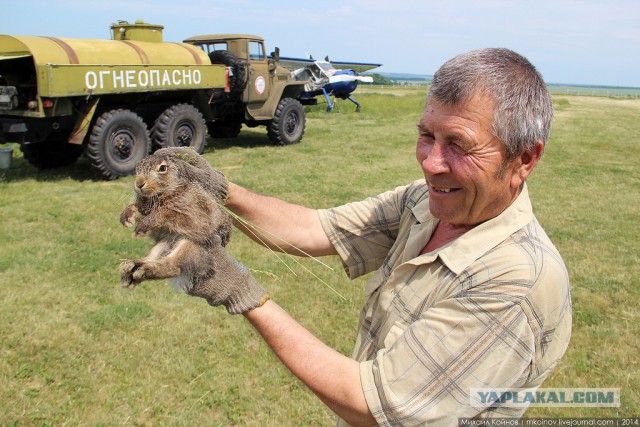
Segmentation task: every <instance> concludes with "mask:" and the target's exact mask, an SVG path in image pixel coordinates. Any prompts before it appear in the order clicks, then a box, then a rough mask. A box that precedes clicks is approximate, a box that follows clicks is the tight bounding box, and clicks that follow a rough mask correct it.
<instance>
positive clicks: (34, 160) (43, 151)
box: [20, 137, 83, 169]
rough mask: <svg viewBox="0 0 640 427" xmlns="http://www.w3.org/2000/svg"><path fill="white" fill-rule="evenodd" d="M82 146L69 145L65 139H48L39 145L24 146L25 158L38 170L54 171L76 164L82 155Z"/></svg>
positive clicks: (21, 148) (22, 147)
mask: <svg viewBox="0 0 640 427" xmlns="http://www.w3.org/2000/svg"><path fill="white" fill-rule="evenodd" d="M82 150H83V147H82V145H76V144H69V143H68V142H67V141H66V139H65V138H60V137H58V138H51V137H50V138H48V139H47V140H46V141H43V142H40V143H37V144H22V145H20V151H22V154H23V156H24V158H25V159H26V160H27V161H28V162H29V163H31V164H32V165H33V166H35V167H37V168H38V169H53V168H59V167H62V166H67V165H71V164H73V163H75V161H76V160H77V159H78V157H80V154H82Z"/></svg>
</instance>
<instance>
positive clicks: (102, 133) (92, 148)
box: [87, 109, 151, 179]
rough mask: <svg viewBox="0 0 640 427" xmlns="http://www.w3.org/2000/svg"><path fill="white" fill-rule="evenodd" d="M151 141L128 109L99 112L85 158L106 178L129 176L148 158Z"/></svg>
mask: <svg viewBox="0 0 640 427" xmlns="http://www.w3.org/2000/svg"><path fill="white" fill-rule="evenodd" d="M150 149H151V138H150V137H149V131H148V130H147V125H146V124H145V123H144V121H143V120H142V118H141V117H140V116H138V115H137V114H136V113H134V112H132V111H129V110H122V109H119V110H111V111H107V112H105V113H103V114H102V115H101V116H100V117H98V120H96V123H95V125H93V128H92V129H91V136H90V137H89V143H88V144H87V157H88V158H89V161H90V162H91V165H92V166H93V167H94V168H96V169H97V170H98V172H100V174H101V175H102V176H103V177H104V178H107V179H117V178H119V177H121V176H125V175H131V174H132V173H134V172H135V170H136V163H137V162H138V161H139V160H142V159H144V158H145V157H147V156H148V155H149V152H150Z"/></svg>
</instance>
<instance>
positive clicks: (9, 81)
mask: <svg viewBox="0 0 640 427" xmlns="http://www.w3.org/2000/svg"><path fill="white" fill-rule="evenodd" d="M111 30H112V40H87V39H63V38H57V37H33V36H10V35H0V144H2V143H16V142H17V143H20V149H21V151H22V152H23V154H24V157H25V158H26V159H27V160H28V161H29V162H30V163H32V164H33V165H35V166H37V167H39V168H52V167H58V166H62V165H66V164H70V163H73V162H75V160H76V159H77V158H78V157H79V156H80V155H81V154H82V153H83V152H84V153H86V156H87V157H88V159H89V161H90V163H91V165H92V166H93V167H94V168H96V169H97V170H98V171H99V173H100V174H101V175H102V176H103V177H104V178H107V179H115V178H118V177H121V176H124V175H128V174H131V173H133V172H134V171H135V164H136V162H137V161H138V160H140V159H142V158H144V157H146V156H147V155H148V154H149V153H150V152H152V151H153V150H155V149H158V148H161V147H167V146H191V147H193V148H194V149H195V150H196V151H197V152H199V153H202V152H203V151H204V148H205V145H206V135H207V133H209V134H210V135H211V136H212V137H213V138H222V137H224V138H229V137H236V136H237V135H238V133H239V132H240V129H241V127H242V125H243V124H244V125H246V126H249V127H255V126H266V127H267V135H268V137H269V138H270V140H271V141H273V142H274V143H275V144H279V145H287V144H293V143H297V142H299V141H300V140H301V139H302V136H303V134H304V129H305V113H304V109H303V107H302V105H301V104H300V103H299V102H298V101H297V100H296V98H297V97H298V95H299V94H300V93H301V92H302V91H303V90H304V82H299V81H294V80H292V79H291V77H290V72H289V71H288V70H286V69H285V68H283V67H281V66H279V64H278V58H279V55H278V49H277V48H276V51H275V52H274V53H272V54H271V55H270V56H268V55H267V54H266V52H265V46H264V40H263V39H262V38H261V37H258V36H252V35H246V34H219V35H208V36H198V37H191V38H189V39H186V40H184V41H183V42H182V43H170V42H164V41H163V39H162V30H163V27H162V26H160V25H153V24H147V23H144V22H142V21H136V22H135V23H133V24H130V23H128V22H123V21H121V22H118V23H116V24H113V25H111Z"/></svg>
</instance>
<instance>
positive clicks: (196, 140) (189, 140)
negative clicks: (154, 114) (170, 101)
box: [151, 104, 207, 154]
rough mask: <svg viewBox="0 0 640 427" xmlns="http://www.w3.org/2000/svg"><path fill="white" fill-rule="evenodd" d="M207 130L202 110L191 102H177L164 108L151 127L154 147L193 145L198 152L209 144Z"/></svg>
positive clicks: (201, 151) (200, 152)
mask: <svg viewBox="0 0 640 427" xmlns="http://www.w3.org/2000/svg"><path fill="white" fill-rule="evenodd" d="M206 138H207V131H206V124H205V121H204V118H203V117H202V114H201V113H200V111H199V110H198V109H197V108H196V107H194V106H193V105H191V104H177V105H174V106H172V107H170V108H167V109H166V110H164V112H163V113H162V114H160V116H158V118H157V119H156V121H155V123H154V125H153V128H151V143H152V145H153V147H154V148H164V147H192V148H193V149H194V150H195V151H196V152H197V153H198V154H202V153H203V152H204V148H205V146H206V145H207V139H206Z"/></svg>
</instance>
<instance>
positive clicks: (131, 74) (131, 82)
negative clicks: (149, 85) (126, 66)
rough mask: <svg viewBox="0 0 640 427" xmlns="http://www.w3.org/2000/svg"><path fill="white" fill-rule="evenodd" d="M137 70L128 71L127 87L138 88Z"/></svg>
mask: <svg viewBox="0 0 640 427" xmlns="http://www.w3.org/2000/svg"><path fill="white" fill-rule="evenodd" d="M137 86H138V85H136V70H127V87H137Z"/></svg>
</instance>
